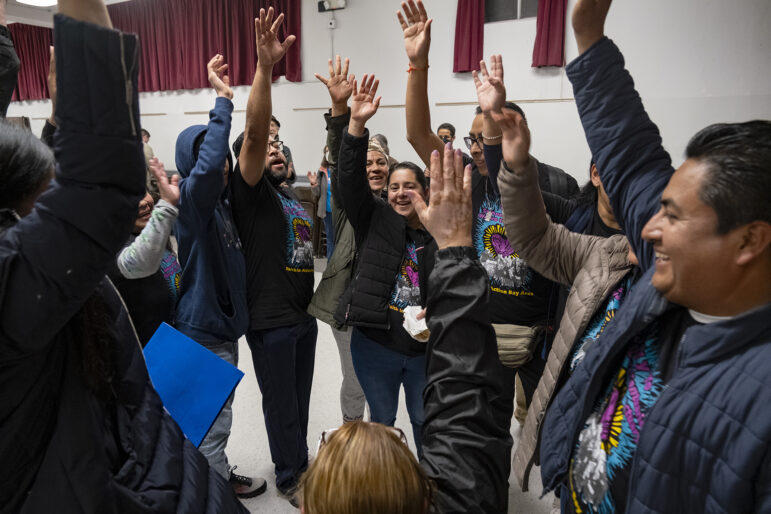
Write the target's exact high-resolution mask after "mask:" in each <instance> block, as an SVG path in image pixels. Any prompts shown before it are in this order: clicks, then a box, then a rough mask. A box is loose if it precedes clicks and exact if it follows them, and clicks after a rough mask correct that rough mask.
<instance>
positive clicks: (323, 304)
mask: <svg viewBox="0 0 771 514" xmlns="http://www.w3.org/2000/svg"><path fill="white" fill-rule="evenodd" d="M324 119H325V120H326V123H327V147H328V148H329V152H328V157H327V160H328V161H329V182H330V184H329V186H330V187H331V188H332V221H333V223H334V226H335V251H334V253H333V254H332V257H331V258H330V259H329V261H328V262H327V269H326V270H325V271H324V274H323V275H322V277H321V283H320V284H319V286H318V287H317V288H316V292H315V293H314V295H313V298H312V299H311V303H310V305H309V306H308V314H310V315H311V316H313V317H315V318H317V319H318V320H320V321H323V322H324V323H327V324H329V325H330V326H332V327H333V328H338V329H343V328H344V326H343V325H340V324H339V323H337V322H336V321H335V317H334V315H335V310H336V309H337V304H338V302H339V301H340V297H342V296H343V292H345V290H346V288H347V287H348V284H349V283H350V282H351V275H352V274H353V263H354V257H355V255H356V241H355V239H354V233H353V227H352V226H351V223H350V222H349V221H348V218H347V217H346V216H345V211H344V210H343V199H342V196H341V194H340V187H339V185H338V183H337V180H338V178H339V177H338V173H337V158H338V154H339V153H340V141H341V139H342V134H343V130H344V129H345V127H346V126H348V122H349V121H350V119H351V111H350V110H349V111H348V112H347V113H346V114H343V115H341V116H335V117H332V115H331V113H329V112H328V113H326V114H324Z"/></svg>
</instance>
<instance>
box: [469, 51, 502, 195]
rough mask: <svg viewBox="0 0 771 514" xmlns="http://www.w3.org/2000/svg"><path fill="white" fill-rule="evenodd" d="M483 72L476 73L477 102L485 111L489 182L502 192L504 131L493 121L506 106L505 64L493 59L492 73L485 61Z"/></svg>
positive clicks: (484, 142) (482, 63)
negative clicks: (495, 112)
mask: <svg viewBox="0 0 771 514" xmlns="http://www.w3.org/2000/svg"><path fill="white" fill-rule="evenodd" d="M479 70H480V72H479V73H477V72H476V71H472V72H471V74H472V75H473V77H474V85H475V86H476V90H477V100H478V101H479V107H480V109H482V120H483V121H482V151H483V152H484V156H485V164H487V177H488V181H489V182H490V184H491V185H492V187H493V190H494V191H495V192H496V193H498V194H500V191H498V170H499V169H500V167H501V160H502V154H501V128H500V127H499V126H498V124H497V123H496V122H495V120H493V117H492V115H491V112H492V111H494V110H495V111H501V110H502V109H503V106H504V104H505V103H506V88H505V87H504V85H503V61H502V59H501V56H500V55H493V56H491V57H490V71H489V72H488V71H487V65H486V64H485V61H479Z"/></svg>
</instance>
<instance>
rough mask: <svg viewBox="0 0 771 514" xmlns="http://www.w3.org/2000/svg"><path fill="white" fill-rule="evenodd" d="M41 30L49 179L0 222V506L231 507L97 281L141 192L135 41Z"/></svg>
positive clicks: (81, 28)
mask: <svg viewBox="0 0 771 514" xmlns="http://www.w3.org/2000/svg"><path fill="white" fill-rule="evenodd" d="M54 38H55V47H56V59H57V69H58V70H59V73H58V77H57V89H58V91H59V104H58V105H57V113H56V114H57V125H58V127H59V130H58V132H57V136H56V140H55V154H56V158H57V161H58V165H57V176H56V181H55V182H54V184H53V185H52V187H51V188H50V189H49V190H48V191H47V192H46V193H44V194H43V195H42V196H41V197H40V198H39V199H38V201H37V202H36V204H35V209H34V210H33V211H32V213H31V214H29V215H28V216H26V217H24V218H22V219H21V220H19V221H18V222H17V223H15V224H13V225H12V226H10V227H8V226H7V224H5V225H6V230H4V231H3V232H2V234H0V320H1V322H0V390H1V391H2V396H0V398H1V399H0V462H2V466H0V512H3V513H5V512H23V513H38V512H66V513H89V514H90V513H94V514H97V513H98V514H103V513H123V512H125V513H132V514H133V513H172V512H177V513H215V512H217V513H220V512H239V513H240V512H246V511H245V510H244V508H243V507H242V506H241V505H240V503H239V501H238V500H237V499H236V498H235V496H234V494H233V491H232V489H231V488H230V486H229V485H228V484H227V483H226V482H225V481H224V480H223V479H222V478H221V477H220V476H219V475H218V474H217V473H215V472H213V471H211V470H210V469H209V467H208V464H207V462H206V460H205V459H204V457H203V456H202V455H201V454H200V453H199V452H198V451H197V450H196V449H195V447H193V445H192V444H191V443H190V442H189V441H188V440H187V439H186V438H185V437H184V435H183V434H182V432H181V430H180V429H179V427H178V426H177V425H176V423H175V422H174V421H173V420H172V419H171V418H170V417H169V415H168V414H167V413H166V411H164V409H163V405H162V404H161V400H160V398H159V397H158V395H157V393H156V392H155V390H154V389H153V387H152V384H151V383H150V379H149V377H148V375H147V369H146V367H145V362H144V359H143V356H142V351H141V348H140V346H139V342H138V340H137V336H136V333H135V332H134V329H133V327H132V325H131V322H130V319H129V317H128V314H127V312H126V310H125V308H124V307H123V303H122V302H121V300H120V297H119V296H118V295H117V293H116V292H115V289H114V288H113V287H112V285H111V284H110V282H109V281H107V280H106V279H105V278H104V275H105V273H106V272H107V271H108V269H109V268H110V266H111V265H112V262H113V261H114V259H115V255H116V253H117V252H118V250H120V248H121V247H122V246H123V244H124V243H125V241H126V238H127V237H128V235H129V232H130V230H131V227H132V225H133V223H134V220H135V218H136V212H137V205H138V203H139V199H140V198H141V197H142V195H143V194H144V187H145V165H144V157H143V152H142V143H141V141H140V138H139V132H140V126H139V123H138V120H139V109H138V97H137V88H136V83H137V70H138V66H139V62H138V50H139V48H138V41H137V39H136V37H135V36H129V35H124V34H122V33H120V32H118V31H115V30H108V29H104V28H100V27H97V26H94V25H90V24H87V23H81V22H76V21H74V20H72V19H69V18H66V17H63V16H60V15H57V16H56V18H55V30H54ZM5 219H9V218H8V217H5ZM52 252H55V255H52Z"/></svg>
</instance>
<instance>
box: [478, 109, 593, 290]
mask: <svg viewBox="0 0 771 514" xmlns="http://www.w3.org/2000/svg"><path fill="white" fill-rule="evenodd" d="M493 115H494V116H495V119H496V121H497V122H498V124H499V126H500V127H501V129H502V133H503V144H502V150H503V158H504V162H503V163H502V165H501V172H500V175H499V177H498V184H499V187H500V190H501V207H502V208H503V222H504V225H505V226H506V236H507V237H508V239H509V241H511V245H512V247H513V248H516V249H517V252H519V254H520V255H521V256H522V257H523V258H524V259H525V260H526V261H527V263H528V265H529V266H530V267H531V268H533V269H534V270H535V271H537V272H538V273H540V274H541V275H543V276H545V277H546V278H548V279H549V280H554V281H557V282H560V283H562V284H565V285H567V286H570V285H571V284H572V283H573V280H574V279H575V277H576V275H577V274H578V272H579V271H580V270H581V268H582V267H583V265H584V263H585V262H586V260H587V259H588V258H589V256H590V255H591V253H592V252H593V251H595V247H596V245H597V244H598V243H600V242H601V241H602V239H601V238H599V237H593V236H586V235H583V234H576V233H573V232H570V231H569V230H568V229H567V228H565V226H563V225H559V224H557V223H553V222H552V221H550V220H549V217H548V216H547V215H546V208H545V206H544V202H543V199H542V197H541V189H540V187H539V185H538V168H537V166H536V161H535V160H534V159H532V158H531V157H530V155H529V151H530V130H529V129H528V127H527V123H526V122H525V120H524V119H523V118H522V116H521V115H520V114H519V113H517V112H514V111H510V110H505V111H497V112H493Z"/></svg>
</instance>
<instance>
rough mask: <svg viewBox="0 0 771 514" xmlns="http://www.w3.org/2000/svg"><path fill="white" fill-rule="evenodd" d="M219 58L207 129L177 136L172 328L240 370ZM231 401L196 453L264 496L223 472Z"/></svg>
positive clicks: (245, 493) (246, 491)
mask: <svg viewBox="0 0 771 514" xmlns="http://www.w3.org/2000/svg"><path fill="white" fill-rule="evenodd" d="M226 68H227V64H225V60H224V58H223V57H222V56H221V55H216V56H214V57H213V58H212V59H211V61H209V64H208V65H207V71H208V77H209V82H210V83H211V85H212V87H213V88H214V90H215V91H216V92H217V99H216V100H215V104H214V109H212V110H211V112H210V113H209V124H208V125H193V126H192V127H188V128H186V129H185V130H183V131H182V133H181V134H180V135H179V137H178V138H177V147H176V162H177V169H178V170H179V174H180V175H181V176H182V179H181V180H180V182H179V192H180V199H179V218H178V220H177V237H178V241H179V263H180V265H181V266H182V276H183V277H184V278H183V280H182V287H181V288H180V298H179V304H178V306H177V320H176V327H177V329H178V330H180V331H181V332H182V333H184V334H185V335H187V336H188V337H190V338H192V339H193V340H195V341H197V342H198V343H200V344H201V345H203V346H204V347H205V348H207V349H208V350H210V351H211V352H213V353H214V354H216V355H217V356H219V357H221V358H222V359H224V360H226V361H227V362H229V363H231V364H233V365H234V366H235V365H237V364H238V338H239V337H241V336H242V335H243V334H244V333H245V332H246V329H247V328H248V323H249V318H248V311H247V307H246V289H245V286H246V269H245V265H244V256H243V253H242V252H241V242H240V240H239V238H238V234H237V233H236V230H235V226H234V224H233V217H232V214H231V211H230V187H229V184H230V183H231V182H232V171H231V170H232V169H233V166H232V157H231V156H230V151H229V149H228V137H229V136H230V121H231V113H232V112H233V103H232V102H231V98H233V90H232V89H230V86H229V79H228V77H227V75H225V74H224V72H225V70H226ZM232 402H233V395H231V396H230V398H229V399H228V401H227V402H226V403H225V406H224V407H223V408H222V411H220V414H219V415H218V416H217V419H215V421H214V423H213V424H212V426H211V428H210V429H209V432H208V433H207V434H206V437H205V438H204V440H203V441H202V442H201V445H200V446H199V448H198V449H199V450H200V451H201V453H203V454H204V456H206V458H207V459H208V461H209V463H210V465H211V466H212V467H213V468H214V469H216V470H217V471H218V472H219V473H220V474H221V475H222V476H223V477H225V479H228V480H230V483H231V485H232V486H233V489H234V490H235V492H236V494H237V495H238V496H240V497H242V498H250V497H253V496H257V495H259V494H262V493H264V492H265V490H266V489H267V483H266V482H265V480H263V479H260V478H255V479H251V478H249V477H245V476H241V475H236V474H235V473H233V471H232V468H230V467H229V466H228V460H227V456H226V455H225V446H227V442H228V436H229V435H230V426H231V424H232V421H233V412H232Z"/></svg>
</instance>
